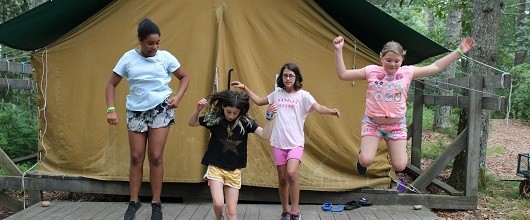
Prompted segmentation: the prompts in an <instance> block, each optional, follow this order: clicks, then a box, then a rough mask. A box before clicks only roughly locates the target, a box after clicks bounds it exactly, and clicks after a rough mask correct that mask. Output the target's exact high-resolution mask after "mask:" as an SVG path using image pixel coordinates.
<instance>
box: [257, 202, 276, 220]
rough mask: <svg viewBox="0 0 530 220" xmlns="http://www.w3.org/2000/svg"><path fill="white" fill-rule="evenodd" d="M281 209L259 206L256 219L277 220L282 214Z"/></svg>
mask: <svg viewBox="0 0 530 220" xmlns="http://www.w3.org/2000/svg"><path fill="white" fill-rule="evenodd" d="M281 212H282V208H281V206H278V205H272V204H261V205H260V209H259V218H258V219H260V220H261V219H274V220H276V219H279V218H280V215H281V214H282V213H281Z"/></svg>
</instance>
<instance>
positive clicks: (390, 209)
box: [382, 205, 406, 219]
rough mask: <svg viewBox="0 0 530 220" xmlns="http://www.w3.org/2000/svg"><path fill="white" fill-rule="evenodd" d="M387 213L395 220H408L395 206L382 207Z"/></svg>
mask: <svg viewBox="0 0 530 220" xmlns="http://www.w3.org/2000/svg"><path fill="white" fill-rule="evenodd" d="M382 207H383V208H384V210H385V212H386V213H387V214H388V215H390V216H392V218H393V219H406V218H405V216H403V214H402V213H401V212H400V211H399V210H398V209H397V206H395V205H388V206H382Z"/></svg>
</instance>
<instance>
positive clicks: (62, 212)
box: [43, 202, 83, 220]
mask: <svg viewBox="0 0 530 220" xmlns="http://www.w3.org/2000/svg"><path fill="white" fill-rule="evenodd" d="M82 205H83V203H81V202H70V203H67V205H65V206H64V207H63V208H61V209H58V210H57V211H55V212H53V213H51V214H50V215H48V216H46V218H43V219H49V220H55V219H61V218H63V217H64V216H67V215H69V214H71V213H73V212H75V210H77V209H78V208H79V207H81V206H82Z"/></svg>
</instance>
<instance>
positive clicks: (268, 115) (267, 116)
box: [265, 112, 274, 121]
mask: <svg viewBox="0 0 530 220" xmlns="http://www.w3.org/2000/svg"><path fill="white" fill-rule="evenodd" d="M265 119H267V120H269V121H270V120H272V119H274V115H273V114H269V113H268V112H265Z"/></svg>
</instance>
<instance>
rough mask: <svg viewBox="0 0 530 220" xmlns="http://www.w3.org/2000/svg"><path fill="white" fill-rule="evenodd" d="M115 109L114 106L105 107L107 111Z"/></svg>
mask: <svg viewBox="0 0 530 220" xmlns="http://www.w3.org/2000/svg"><path fill="white" fill-rule="evenodd" d="M114 110H116V107H114V106H111V107H108V108H107V113H108V112H111V111H114Z"/></svg>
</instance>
